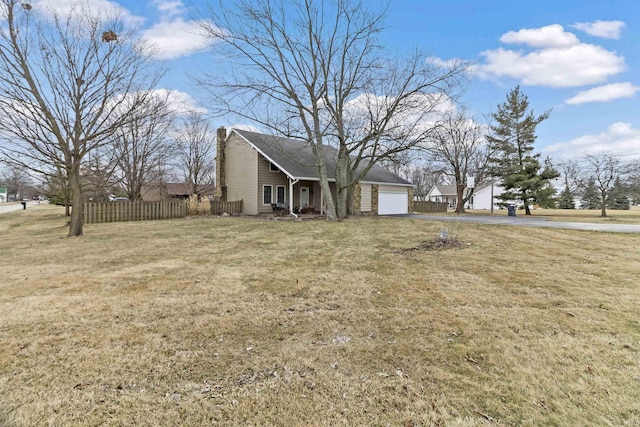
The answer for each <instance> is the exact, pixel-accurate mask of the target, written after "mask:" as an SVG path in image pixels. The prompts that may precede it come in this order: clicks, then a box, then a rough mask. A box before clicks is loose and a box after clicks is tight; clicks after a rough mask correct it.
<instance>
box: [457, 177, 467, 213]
mask: <svg viewBox="0 0 640 427" xmlns="http://www.w3.org/2000/svg"><path fill="white" fill-rule="evenodd" d="M464 188H465V185H464V184H460V183H456V197H457V198H458V204H457V205H456V214H458V215H460V214H461V213H464Z"/></svg>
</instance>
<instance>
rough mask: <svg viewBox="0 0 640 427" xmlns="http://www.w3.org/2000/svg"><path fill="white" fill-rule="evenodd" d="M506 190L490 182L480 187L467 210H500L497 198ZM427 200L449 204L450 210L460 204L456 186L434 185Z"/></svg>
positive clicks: (469, 202)
mask: <svg viewBox="0 0 640 427" xmlns="http://www.w3.org/2000/svg"><path fill="white" fill-rule="evenodd" d="M503 191H504V188H503V187H502V186H500V184H499V183H498V182H489V183H485V184H482V185H480V186H479V187H477V188H474V190H473V196H471V198H470V199H469V201H468V202H467V204H466V205H465V207H464V208H465V209H486V210H491V205H492V204H493V208H494V209H500V207H499V206H498V203H499V202H500V199H497V197H498V196H499V195H500V194H502V192H503ZM427 200H429V201H432V202H447V204H448V205H449V208H450V209H455V207H456V205H457V203H458V196H457V194H456V186H455V185H434V186H433V187H432V188H431V190H429V192H428V193H427Z"/></svg>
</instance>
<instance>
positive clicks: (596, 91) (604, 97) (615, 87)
mask: <svg viewBox="0 0 640 427" xmlns="http://www.w3.org/2000/svg"><path fill="white" fill-rule="evenodd" d="M638 91H640V87H638V86H634V85H632V84H631V83H628V82H626V83H612V84H609V85H604V86H599V87H595V88H593V89H589V90H584V91H582V92H579V93H578V94H577V95H576V96H574V97H572V98H569V99H567V100H566V101H565V102H566V103H567V104H571V105H578V104H585V103H588V102H609V101H613V100H615V99H620V98H632V97H633V96H635V94H636V92H638Z"/></svg>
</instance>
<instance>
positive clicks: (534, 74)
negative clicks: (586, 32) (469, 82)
mask: <svg viewBox="0 0 640 427" xmlns="http://www.w3.org/2000/svg"><path fill="white" fill-rule="evenodd" d="M501 41H502V42H504V43H519V44H525V45H527V46H528V47H530V48H531V49H529V50H510V49H505V48H502V47H500V48H498V49H495V50H487V51H484V52H482V53H481V56H483V57H484V58H485V61H484V63H482V64H480V65H477V66H476V67H474V71H475V72H476V74H477V75H478V76H479V77H481V78H485V79H497V78H501V77H510V78H514V79H517V80H519V81H521V82H522V83H523V84H527V85H532V86H547V87H576V86H584V85H591V84H597V83H601V82H603V81H605V80H606V79H607V78H609V77H611V76H613V75H615V74H618V73H620V72H622V71H624V70H625V69H626V66H625V63H624V57H622V56H619V55H617V54H616V53H615V52H610V51H608V50H606V49H605V48H603V47H602V46H598V45H593V44H587V43H582V42H580V40H578V38H577V37H576V36H575V35H574V34H572V33H568V32H566V31H564V30H563V29H562V26H560V25H550V26H546V27H541V28H535V29H523V30H520V31H518V32H513V31H512V32H508V33H506V34H504V35H503V36H502V37H501Z"/></svg>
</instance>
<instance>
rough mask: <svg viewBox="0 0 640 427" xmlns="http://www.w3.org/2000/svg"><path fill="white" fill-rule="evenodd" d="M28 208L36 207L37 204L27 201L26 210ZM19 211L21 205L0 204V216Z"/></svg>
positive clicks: (11, 203)
mask: <svg viewBox="0 0 640 427" xmlns="http://www.w3.org/2000/svg"><path fill="white" fill-rule="evenodd" d="M42 203H47V202H40V204H42ZM30 206H38V202H36V201H28V202H27V209H29V207H30ZM20 209H22V203H13V202H9V203H0V214H3V213H7V212H13V211H19V210H20Z"/></svg>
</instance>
